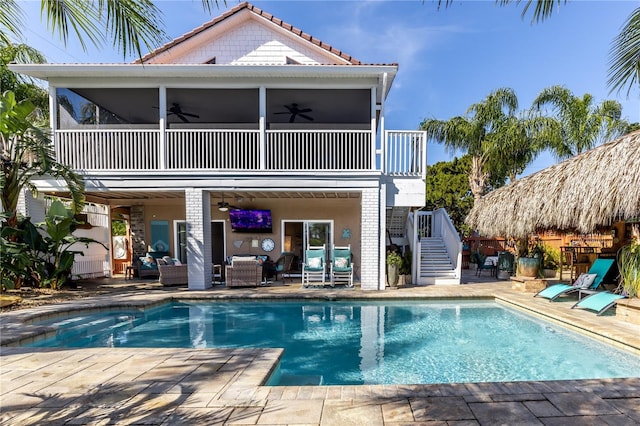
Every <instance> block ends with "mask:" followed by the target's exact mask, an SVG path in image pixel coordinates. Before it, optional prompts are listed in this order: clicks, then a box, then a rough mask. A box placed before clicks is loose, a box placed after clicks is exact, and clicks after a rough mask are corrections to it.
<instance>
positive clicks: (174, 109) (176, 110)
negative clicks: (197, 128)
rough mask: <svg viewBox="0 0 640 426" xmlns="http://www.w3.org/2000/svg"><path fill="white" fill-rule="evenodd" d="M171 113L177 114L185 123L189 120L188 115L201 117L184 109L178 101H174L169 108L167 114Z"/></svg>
mask: <svg viewBox="0 0 640 426" xmlns="http://www.w3.org/2000/svg"><path fill="white" fill-rule="evenodd" d="M154 108H157V107H154ZM169 115H175V116H176V117H178V118H179V119H180V120H182V121H183V122H185V123H188V122H189V119H188V118H187V117H193V118H200V116H199V115H198V114H193V113H190V112H185V111H182V107H181V106H180V104H179V103H177V102H174V103H172V104H171V106H170V107H169V108H167V116H169Z"/></svg>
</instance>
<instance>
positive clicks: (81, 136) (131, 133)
mask: <svg viewBox="0 0 640 426" xmlns="http://www.w3.org/2000/svg"><path fill="white" fill-rule="evenodd" d="M54 148H55V153H56V159H57V160H58V162H60V163H62V164H67V165H70V166H72V167H73V168H74V169H76V170H157V169H158V168H159V166H160V164H159V157H158V152H159V150H160V132H159V131H158V130H126V129H123V130H117V131H114V130H89V131H87V130H57V131H56V132H55V143H54Z"/></svg>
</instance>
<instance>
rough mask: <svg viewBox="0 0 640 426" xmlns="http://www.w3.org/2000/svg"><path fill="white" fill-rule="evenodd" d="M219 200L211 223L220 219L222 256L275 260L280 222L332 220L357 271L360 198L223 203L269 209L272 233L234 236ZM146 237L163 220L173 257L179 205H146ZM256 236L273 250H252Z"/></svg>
mask: <svg viewBox="0 0 640 426" xmlns="http://www.w3.org/2000/svg"><path fill="white" fill-rule="evenodd" d="M218 201H219V200H217V199H212V200H211V203H212V206H211V220H212V221H215V220H224V222H225V235H226V254H227V255H233V254H234V253H251V254H256V255H257V254H267V255H269V256H270V257H271V258H272V259H274V260H275V259H277V258H278V256H279V255H280V252H281V251H283V243H282V230H283V228H282V222H283V220H294V221H296V220H333V230H334V243H335V244H336V245H347V244H351V250H352V253H353V256H354V261H355V262H356V265H357V268H356V269H357V271H358V275H360V274H359V272H360V259H361V257H360V253H361V248H360V235H361V225H360V218H361V214H360V202H361V200H360V198H350V199H269V200H266V199H257V200H254V201H248V200H245V201H243V202H241V203H238V202H235V200H227V201H228V202H229V203H230V204H232V205H234V206H237V207H239V208H243V209H251V208H255V209H269V210H271V215H272V219H273V232H272V233H271V234H264V233H261V234H257V233H256V234H251V233H235V232H232V231H231V225H230V223H229V213H228V212H220V211H218V208H217V202H218ZM144 216H145V228H146V234H147V235H150V234H151V228H150V223H151V221H152V220H167V221H168V222H169V239H170V242H169V245H170V247H171V250H170V251H171V253H172V255H175V228H174V221H175V220H185V207H184V204H182V203H176V202H173V201H171V202H167V203H166V204H150V205H146V206H145V208H144ZM345 229H348V230H349V231H350V233H351V237H350V238H343V230H345ZM254 237H257V239H259V240H260V241H262V239H263V238H267V237H269V238H272V239H273V240H274V241H275V249H274V250H273V251H272V252H270V253H267V252H264V251H263V250H262V248H260V247H258V248H252V247H251V240H252V239H253V238H254ZM238 240H242V241H243V244H242V246H241V247H240V248H236V247H235V246H234V241H238Z"/></svg>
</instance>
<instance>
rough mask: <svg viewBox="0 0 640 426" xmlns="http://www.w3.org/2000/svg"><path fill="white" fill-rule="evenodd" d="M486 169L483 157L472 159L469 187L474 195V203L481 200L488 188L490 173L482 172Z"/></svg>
mask: <svg viewBox="0 0 640 426" xmlns="http://www.w3.org/2000/svg"><path fill="white" fill-rule="evenodd" d="M483 168H484V160H483V159H482V158H481V157H478V156H473V157H471V170H469V187H470V188H471V193H472V194H473V199H474V201H477V200H479V199H480V198H481V197H482V195H483V194H484V190H485V188H486V186H487V179H488V178H489V173H487V172H485V171H484V170H482V169H483Z"/></svg>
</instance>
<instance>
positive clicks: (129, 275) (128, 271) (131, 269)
mask: <svg viewBox="0 0 640 426" xmlns="http://www.w3.org/2000/svg"><path fill="white" fill-rule="evenodd" d="M134 274H135V268H134V267H133V266H131V265H129V266H127V269H125V271H124V279H125V280H132V279H133V275H134Z"/></svg>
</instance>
